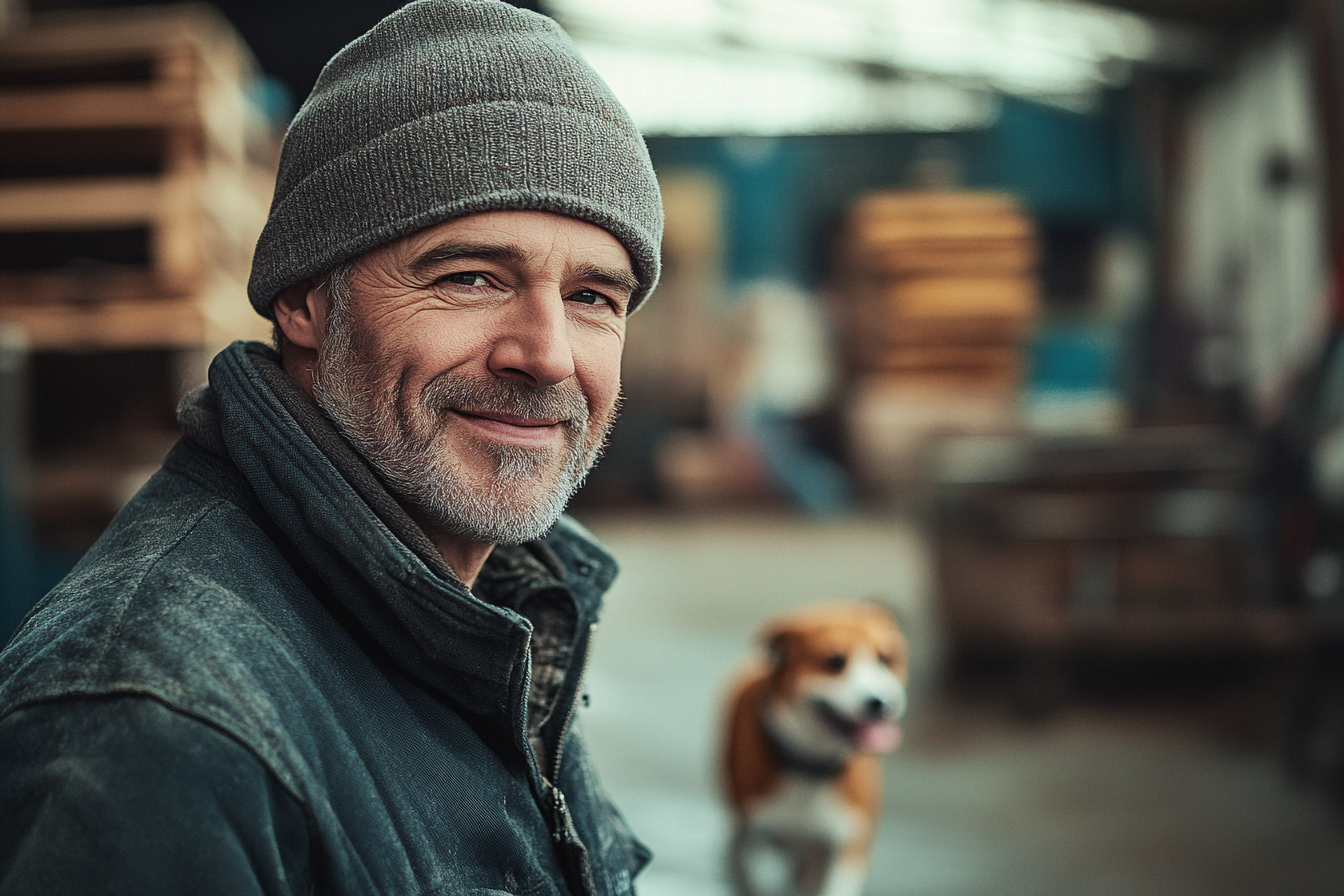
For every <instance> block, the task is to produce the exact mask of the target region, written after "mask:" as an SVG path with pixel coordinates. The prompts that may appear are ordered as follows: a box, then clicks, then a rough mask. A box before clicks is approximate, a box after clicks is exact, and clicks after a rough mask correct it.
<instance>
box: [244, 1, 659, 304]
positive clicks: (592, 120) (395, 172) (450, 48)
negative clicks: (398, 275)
mask: <svg viewBox="0 0 1344 896" xmlns="http://www.w3.org/2000/svg"><path fill="white" fill-rule="evenodd" d="M505 209H517V210H539V211H548V212H555V213H557V214H561V215H568V216H570V217H573V218H578V219H580V220H583V221H587V222H589V223H591V224H596V225H597V226H599V227H602V228H604V229H605V230H607V231H608V232H609V233H611V235H612V236H614V237H616V239H618V240H620V242H621V244H622V245H624V246H625V249H626V251H627V252H629V253H630V259H631V262H632V263H633V264H634V273H635V276H636V277H637V278H638V280H639V284H640V285H639V289H638V290H637V291H636V292H635V295H634V296H633V297H632V299H631V305H630V310H632V311H633V310H634V309H635V307H636V306H638V305H639V303H641V302H643V300H644V299H645V298H646V297H647V296H648V294H649V292H650V291H651V290H652V289H653V287H654V286H655V285H656V284H657V282H658V273H659V255H658V253H659V244H660V241H661V239H662V232H663V206H662V201H661V199H660V198H659V194H658V182H657V181H656V180H655V178H654V174H653V165H652V164H651V163H650V162H649V153H648V150H647V149H646V148H645V146H644V140H643V138H642V137H640V135H639V132H638V131H637V130H636V129H635V126H634V123H633V122H632V121H631V120H630V116H629V114H628V113H627V112H626V111H625V109H624V107H622V106H621V104H620V102H619V101H618V100H617V99H616V98H615V97H614V96H613V95H612V93H611V91H610V89H608V87H607V85H606V84H605V83H603V81H602V79H601V78H599V77H598V75H597V73H596V72H594V71H593V70H592V68H590V67H589V65H588V63H587V62H585V61H584V60H583V58H582V57H581V56H580V55H579V52H578V50H577V49H576V48H575V46H574V44H573V42H572V41H570V39H569V37H568V36H567V35H566V34H565V33H564V31H562V30H561V29H560V26H558V25H557V24H556V23H555V22H553V21H551V20H550V19H548V18H546V17H545V16H543V15H539V14H537V13H533V12H528V11H526V10H522V9H517V8H515V7H513V6H510V5H508V4H507V3H504V2H502V0H418V2H415V3H410V4H408V5H407V6H405V7H403V8H402V9H400V10H398V11H397V12H395V13H393V14H392V15H390V16H388V17H387V18H386V19H383V21H381V22H379V23H378V24H377V25H375V26H374V27H373V29H372V30H371V31H369V32H368V33H367V34H365V35H364V36H362V37H360V38H358V39H356V40H355V41H354V42H352V43H351V44H349V45H348V46H347V47H345V49H343V50H341V51H340V52H339V53H337V54H336V55H335V56H334V57H333V58H332V60H331V61H330V62H329V63H327V66H326V68H324V69H323V70H322V74H321V75H320V76H319V77H318V80H317V85H316V86H315V87H314V88H313V92H312V94H311V95H309V97H308V99H307V101H306V102H304V104H303V107H302V108H301V109H299V112H298V115H296V116H295V117H294V121H293V123H292V124H291V125H290V126H289V131H288V133H286V134H285V142H284V146H283V148H282V149H281V152H280V173H279V176H278V178H277V180H276V184H275V198H274V199H273V200H272V202H271V213H270V217H269V219H268V220H267V222H266V228H265V229H264V230H263V231H262V233H261V238H260V239H259V240H258V241H257V251H256V254H255V255H254V256H253V259H252V277H251V279H250V280H249V282H248V286H247V292H248V296H249V297H250V298H251V300H252V306H253V307H254V308H256V309H257V311H258V312H259V313H261V314H263V315H265V316H266V317H272V316H273V313H272V311H271V302H272V300H273V299H274V298H275V296H276V295H277V294H278V293H279V292H280V291H281V290H283V289H284V288H285V287H287V286H290V285H291V284H294V283H297V282H299V281H300V280H303V279H304V278H306V277H311V276H314V275H316V274H320V273H321V272H323V271H325V270H328V269H329V268H331V267H333V266H334V265H337V264H339V263H341V262H343V261H348V260H349V259H351V258H354V257H355V256H357V255H360V254H361V253H364V252H367V251H368V250H370V249H374V248H376V247H378V246H382V245H385V244H387V243H390V242H392V241H393V240H396V239H398V238H400V237H402V236H406V235H408V234H412V233H415V232H416V231H419V230H423V229H424V228H426V227H429V226H431V225H433V224H438V223H441V222H443V221H446V220H449V219H450V218H456V217H460V216H462V215H470V214H475V213H477V212H486V211H499V210H505Z"/></svg>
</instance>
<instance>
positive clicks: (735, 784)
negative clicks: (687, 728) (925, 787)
mask: <svg viewBox="0 0 1344 896" xmlns="http://www.w3.org/2000/svg"><path fill="white" fill-rule="evenodd" d="M762 640H763V641H764V643H765V646H766V648H767V657H766V659H765V661H764V662H762V663H758V664H757V665H756V666H755V667H753V668H752V669H750V670H749V671H748V672H747V673H745V674H744V675H743V676H742V677H741V678H740V679H739V680H738V681H737V682H736V684H735V685H734V687H733V689H732V692H731V694H730V697H729V702H728V716H727V720H726V726H725V734H726V739H725V743H724V753H723V772H724V783H725V786H726V790H727V797H728V801H729V803H730V805H731V806H732V810H733V814H734V821H735V824H734V834H733V842H732V846H731V849H730V853H729V865H730V868H729V870H730V874H731V876H732V879H733V883H734V885H735V887H736V889H737V892H738V893H739V894H741V896H859V893H860V892H861V891H862V890H863V885H864V882H865V880H866V878H867V874H868V860H869V856H870V853H871V850H872V842H873V832H874V829H875V828H876V826H877V818H878V813H879V810H880V801H881V790H882V781H881V761H882V760H881V755H880V754H882V753H888V752H890V751H892V750H894V749H896V748H897V747H898V746H900V742H901V731H900V728H898V727H897V725H896V720H897V719H899V718H900V717H901V716H902V715H903V714H904V713H905V707H906V693H905V683H906V667H907V658H906V640H905V636H904V635H903V634H902V633H901V630H900V628H899V627H898V626H897V624H896V621H895V619H893V618H892V616H891V614H890V613H888V612H887V611H886V610H885V609H883V608H881V607H880V606H878V605H876V604H867V603H853V604H841V603H835V604H818V605H816V606H811V607H806V608H803V609H800V610H796V611H793V612H791V613H788V614H785V615H782V616H779V617H777V618H775V619H772V620H771V621H769V622H768V623H767V624H766V626H765V628H764V630H763V632H762Z"/></svg>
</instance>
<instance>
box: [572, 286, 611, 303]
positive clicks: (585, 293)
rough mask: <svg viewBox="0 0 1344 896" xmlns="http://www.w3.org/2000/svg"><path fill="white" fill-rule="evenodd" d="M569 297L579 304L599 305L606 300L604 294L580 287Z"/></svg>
mask: <svg viewBox="0 0 1344 896" xmlns="http://www.w3.org/2000/svg"><path fill="white" fill-rule="evenodd" d="M569 298H570V300H571V301H574V302H578V303H579V304H581V305H601V304H603V303H605V302H606V301H607V297H606V296H604V295H602V293H600V292H597V291H595V290H591V289H581V290H579V291H578V292H576V293H574V294H573V295H571V296H570V297H569Z"/></svg>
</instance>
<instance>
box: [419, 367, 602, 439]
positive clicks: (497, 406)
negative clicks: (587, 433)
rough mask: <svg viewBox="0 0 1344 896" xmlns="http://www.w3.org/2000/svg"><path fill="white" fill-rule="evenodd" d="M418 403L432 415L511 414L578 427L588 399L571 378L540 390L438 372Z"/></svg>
mask: <svg viewBox="0 0 1344 896" xmlns="http://www.w3.org/2000/svg"><path fill="white" fill-rule="evenodd" d="M420 403H421V406H422V407H424V409H425V410H426V411H427V412H430V413H434V414H442V413H443V412H444V411H450V410H451V411H465V412H466V413H468V414H489V413H497V414H512V415H515V416H518V417H535V418H542V419H548V420H559V421H561V422H563V423H565V424H566V425H567V426H571V427H576V428H579V429H582V428H583V427H585V426H586V425H587V423H588V399H587V398H586V397H585V396H584V394H583V390H582V389H580V388H579V385H578V383H576V382H575V381H574V380H573V379H572V378H571V379H568V380H565V381H564V382H563V383H557V384H556V385H554V386H546V387H544V388H540V389H539V388H537V387H536V386H529V385H527V384H526V383H519V382H512V381H509V380H499V379H493V378H491V379H477V378H474V377H467V376H462V375H461V374H451V373H441V374H439V375H438V376H437V377H435V378H434V379H432V380H430V382H429V385H427V386H426V387H425V389H424V391H423V392H422V393H421V397H420Z"/></svg>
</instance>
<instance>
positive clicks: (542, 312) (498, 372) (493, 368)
mask: <svg viewBox="0 0 1344 896" xmlns="http://www.w3.org/2000/svg"><path fill="white" fill-rule="evenodd" d="M503 313H504V315H505V319H504V320H503V321H501V326H500V331H499V335H498V337H497V338H496V339H495V342H494V345H493V346H492V347H491V351H490V357H489V362H488V363H489V367H490V372H491V373H493V374H494V375H495V376H498V377H500V378H502V379H512V380H521V381H522V382H525V383H527V384H528V385H530V386H536V387H537V388H540V389H544V388H546V387H548V386H554V385H555V384H556V383H561V382H564V381H565V380H567V379H569V378H570V377H571V376H573V375H574V352H573V347H572V346H571V345H570V341H569V318H568V316H567V315H566V314H565V302H564V299H563V298H562V297H561V296H560V294H559V291H558V290H556V291H551V290H548V291H546V293H545V294H541V295H532V296H528V297H526V298H523V299H522V300H520V301H517V302H512V303H510V305H509V307H508V308H507V309H505V310H504V311H503Z"/></svg>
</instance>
